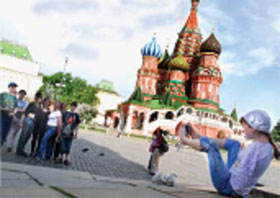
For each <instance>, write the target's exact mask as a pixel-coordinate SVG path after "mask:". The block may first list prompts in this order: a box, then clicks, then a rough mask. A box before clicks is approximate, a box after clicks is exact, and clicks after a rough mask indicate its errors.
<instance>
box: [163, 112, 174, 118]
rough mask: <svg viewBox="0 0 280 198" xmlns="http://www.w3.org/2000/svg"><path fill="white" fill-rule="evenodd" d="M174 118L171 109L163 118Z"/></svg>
mask: <svg viewBox="0 0 280 198" xmlns="http://www.w3.org/2000/svg"><path fill="white" fill-rule="evenodd" d="M173 118H174V113H173V112H172V111H168V112H167V113H166V114H165V119H167V120H172V119H173Z"/></svg>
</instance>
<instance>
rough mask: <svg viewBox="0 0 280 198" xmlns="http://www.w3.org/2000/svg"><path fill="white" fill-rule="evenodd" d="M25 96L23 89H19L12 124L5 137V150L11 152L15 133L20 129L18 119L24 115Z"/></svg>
mask: <svg viewBox="0 0 280 198" xmlns="http://www.w3.org/2000/svg"><path fill="white" fill-rule="evenodd" d="M25 96H26V91H25V90H23V89H22V90H20V91H19V92H18V99H17V108H16V109H15V114H14V117H13V121H12V126H11V129H10V132H9V135H8V138H7V146H8V149H7V152H11V151H12V149H13V147H14V141H15V138H16V135H17V133H18V132H19V131H20V130H21V127H20V120H21V118H22V116H23V115H24V110H25V108H26V105H27V103H26V101H25V100H24V97H25Z"/></svg>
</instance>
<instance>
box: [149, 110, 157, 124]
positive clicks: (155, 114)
mask: <svg viewBox="0 0 280 198" xmlns="http://www.w3.org/2000/svg"><path fill="white" fill-rule="evenodd" d="M157 119H158V111H156V112H154V113H152V114H151V116H150V119H149V122H153V121H156V120H157Z"/></svg>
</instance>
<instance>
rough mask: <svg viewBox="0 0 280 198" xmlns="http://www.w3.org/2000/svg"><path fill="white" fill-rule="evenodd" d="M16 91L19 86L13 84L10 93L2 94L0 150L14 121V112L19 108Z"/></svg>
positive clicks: (0, 106)
mask: <svg viewBox="0 0 280 198" xmlns="http://www.w3.org/2000/svg"><path fill="white" fill-rule="evenodd" d="M16 89H17V84H16V83H14V82H11V83H9V85H8V92H3V93H1V94H0V124H1V125H0V138H1V144H0V148H1V147H2V146H3V144H4V142H5V141H6V138H7V136H8V133H9V130H10V128H11V124H12V121H13V115H14V110H15V108H16V107H17V98H16V96H15V93H16Z"/></svg>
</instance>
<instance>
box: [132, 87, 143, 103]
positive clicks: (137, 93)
mask: <svg viewBox="0 0 280 198" xmlns="http://www.w3.org/2000/svg"><path fill="white" fill-rule="evenodd" d="M129 100H136V101H138V102H144V97H143V94H142V91H141V88H140V87H137V89H135V91H134V92H133V93H132V95H131V96H130V99H129Z"/></svg>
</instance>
